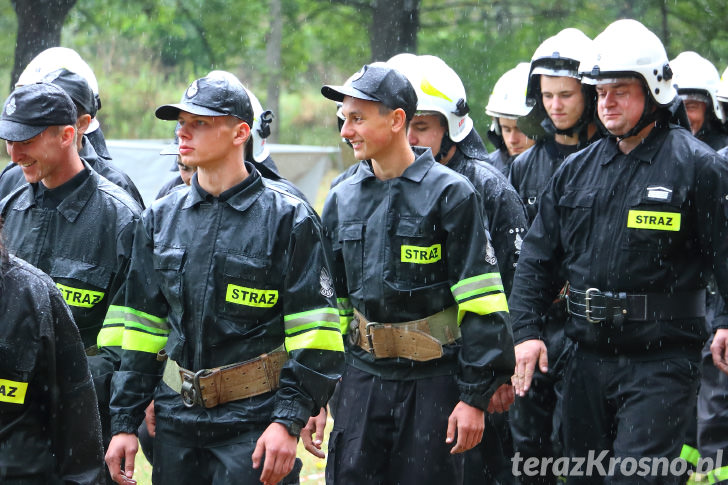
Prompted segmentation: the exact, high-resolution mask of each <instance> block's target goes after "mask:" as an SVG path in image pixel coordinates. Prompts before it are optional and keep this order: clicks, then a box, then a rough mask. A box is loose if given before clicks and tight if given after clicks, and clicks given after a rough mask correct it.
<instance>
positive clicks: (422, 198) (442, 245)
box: [322, 148, 514, 408]
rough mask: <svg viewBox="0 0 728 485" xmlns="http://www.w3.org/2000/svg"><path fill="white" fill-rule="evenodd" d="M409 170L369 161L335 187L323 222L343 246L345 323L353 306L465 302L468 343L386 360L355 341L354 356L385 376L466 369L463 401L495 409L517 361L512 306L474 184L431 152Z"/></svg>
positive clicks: (400, 317)
mask: <svg viewBox="0 0 728 485" xmlns="http://www.w3.org/2000/svg"><path fill="white" fill-rule="evenodd" d="M414 151H415V154H416V155H417V158H416V160H415V162H414V163H413V164H412V165H411V166H409V167H408V168H407V169H406V170H405V171H404V173H403V174H402V176H400V177H397V178H394V179H391V180H384V181H383V180H378V179H377V178H376V177H375V176H374V174H373V172H372V169H371V166H370V165H369V162H367V161H363V162H360V164H359V168H358V170H357V171H356V173H355V174H354V175H353V176H351V177H349V178H347V179H345V180H343V181H342V182H341V183H339V185H337V186H336V187H334V188H333V189H332V190H331V192H329V195H328V198H327V200H326V203H325V205H324V212H323V215H322V220H323V222H324V226H325V229H326V232H327V237H328V238H329V239H330V241H331V244H332V248H333V252H334V268H335V275H334V280H335V282H336V285H337V286H336V289H337V296H338V297H339V300H340V301H339V305H340V311H341V312H342V313H341V314H342V317H343V320H344V321H342V328H343V329H344V330H346V323H347V322H346V317H347V316H349V317H350V316H351V314H350V313H349V314H347V313H346V312H347V307H348V308H351V307H350V306H348V305H349V304H351V305H353V308H356V309H358V310H359V311H360V312H361V313H362V314H363V315H364V316H365V317H366V318H368V319H369V320H370V321H375V322H406V321H410V320H416V319H420V318H423V317H426V316H429V315H432V314H435V313H437V312H439V311H441V310H443V309H445V308H448V307H451V306H453V305H458V313H459V321H460V329H461V332H462V340H461V341H458V342H456V343H455V344H453V345H447V346H445V348H444V351H445V354H444V356H443V357H442V358H440V359H435V360H431V361H428V362H414V361H411V360H409V359H404V358H399V359H379V360H375V359H374V358H373V356H372V355H370V354H369V353H367V352H365V351H364V350H362V349H361V348H360V347H358V346H354V345H350V346H349V347H348V352H347V356H348V358H347V362H348V363H350V364H351V365H353V366H355V367H357V368H359V369H361V370H364V371H366V372H369V373H371V374H374V375H379V376H381V377H384V378H386V379H405V380H406V379H418V378H423V377H430V376H435V375H447V374H452V375H457V380H458V384H459V387H460V390H461V396H460V399H461V400H462V401H465V402H466V403H468V404H471V405H474V406H477V407H479V408H485V407H487V404H488V400H489V399H490V396H491V395H492V393H493V392H494V391H495V389H496V388H497V387H498V386H499V385H500V384H502V383H503V382H505V381H506V380H507V378H508V376H509V375H510V374H512V372H513V367H514V354H513V343H512V335H511V331H510V326H509V325H508V314H507V304H506V300H505V295H504V293H503V285H502V284H501V281H500V276H499V274H498V266H497V262H496V258H495V257H494V256H493V253H494V251H493V249H492V247H491V244H490V242H489V240H488V235H487V231H485V229H484V228H485V225H484V222H483V218H482V206H481V202H480V201H479V199H478V195H477V193H476V191H475V190H474V188H473V186H472V184H471V183H470V182H468V180H467V179H465V178H464V177H462V176H461V175H459V174H457V173H455V172H454V171H452V170H450V169H448V168H445V167H443V166H442V165H440V164H438V163H436V162H435V160H434V158H433V157H432V152H431V151H430V149H429V148H428V149H422V148H414Z"/></svg>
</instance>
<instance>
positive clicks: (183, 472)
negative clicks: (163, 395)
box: [152, 428, 302, 485]
mask: <svg viewBox="0 0 728 485" xmlns="http://www.w3.org/2000/svg"><path fill="white" fill-rule="evenodd" d="M263 431H265V429H263V428H261V429H259V430H255V431H248V432H245V433H242V434H241V435H240V437H239V439H238V440H236V441H237V442H235V443H228V444H225V445H220V446H200V447H190V446H183V445H181V444H180V443H179V442H178V441H177V440H168V439H165V435H164V433H163V432H162V433H160V432H159V430H158V431H157V433H156V436H155V437H154V440H153V441H154V466H153V469H152V483H154V485H199V484H201V483H205V484H208V485H228V484H233V483H240V484H251V485H252V484H257V483H260V474H261V473H262V472H263V463H261V465H260V467H259V468H258V469H253V460H252V455H253V450H255V443H256V442H257V441H258V438H260V435H261V434H263ZM301 467H302V462H301V460H300V459H298V458H296V465H295V466H294V467H293V470H292V471H291V473H289V474H288V475H287V476H286V477H285V478H284V479H283V481H281V482H280V483H281V485H296V484H298V483H299V480H298V475H299V473H300V471H301Z"/></svg>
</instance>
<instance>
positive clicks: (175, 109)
mask: <svg viewBox="0 0 728 485" xmlns="http://www.w3.org/2000/svg"><path fill="white" fill-rule="evenodd" d="M180 111H186V112H187V113H192V114H193V115H198V116H228V114H227V113H223V112H222V111H215V110H213V109H210V108H205V107H204V106H197V105H196V104H192V103H177V104H165V105H163V106H160V107H159V108H157V110H156V111H155V112H154V115H155V116H156V117H157V118H159V119H160V120H167V121H177V118H179V112H180ZM231 116H232V115H231Z"/></svg>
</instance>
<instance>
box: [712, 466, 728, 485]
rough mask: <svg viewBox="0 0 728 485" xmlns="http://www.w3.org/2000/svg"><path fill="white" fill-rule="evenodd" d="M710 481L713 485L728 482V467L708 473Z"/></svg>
mask: <svg viewBox="0 0 728 485" xmlns="http://www.w3.org/2000/svg"><path fill="white" fill-rule="evenodd" d="M708 478H709V481H710V483H711V485H712V484H715V483H719V482H722V481H723V480H728V466H723V467H720V468H716V469H714V470H712V471H710V472H709V473H708Z"/></svg>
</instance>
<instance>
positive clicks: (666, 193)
mask: <svg viewBox="0 0 728 485" xmlns="http://www.w3.org/2000/svg"><path fill="white" fill-rule="evenodd" d="M645 190H646V192H647V198H648V199H651V200H657V201H662V202H670V201H671V200H672V189H671V188H669V187H662V186H653V187H647V188H646V189H645Z"/></svg>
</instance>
